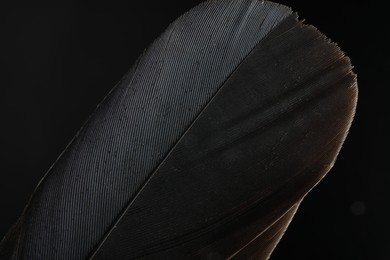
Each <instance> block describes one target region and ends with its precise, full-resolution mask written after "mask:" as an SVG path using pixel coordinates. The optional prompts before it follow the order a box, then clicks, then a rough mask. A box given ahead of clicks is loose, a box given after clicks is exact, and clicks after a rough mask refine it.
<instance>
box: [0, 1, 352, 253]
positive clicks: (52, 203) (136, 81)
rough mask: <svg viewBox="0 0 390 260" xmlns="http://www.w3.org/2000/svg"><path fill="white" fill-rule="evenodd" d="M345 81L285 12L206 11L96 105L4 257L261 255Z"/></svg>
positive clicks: (312, 169)
mask: <svg viewBox="0 0 390 260" xmlns="http://www.w3.org/2000/svg"><path fill="white" fill-rule="evenodd" d="M356 99H357V85H356V77H355V75H354V74H353V73H352V72H351V65H350V62H349V60H348V58H346V57H345V56H344V54H343V53H342V52H341V51H340V50H339V48H338V47H337V46H336V45H335V44H332V43H330V41H329V40H327V39H326V38H325V37H324V36H323V35H322V34H321V33H320V32H319V31H318V30H317V29H315V28H314V27H311V26H307V25H303V24H302V23H301V22H299V21H298V20H297V16H296V15H295V14H292V13H291V10H290V9H289V8H287V7H284V6H281V5H278V4H275V3H272V2H267V1H265V2H262V1H257V0H240V1H237V0H230V1H228V0H219V1H208V2H205V3H203V4H201V5H199V6H197V7H195V8H194V9H192V10H191V11H190V12H188V13H186V14H184V15H183V16H182V17H180V18H179V19H178V20H177V21H175V22H174V23H173V24H172V25H171V26H169V28H168V29H167V31H166V32H165V33H163V34H162V35H161V36H160V37H159V38H158V39H157V40H156V41H155V42H154V43H153V44H152V45H151V46H150V48H149V49H148V50H147V51H146V52H145V53H144V54H143V55H142V56H141V57H140V59H139V60H138V61H137V63H136V64H135V65H134V66H133V67H132V69H131V70H130V71H129V72H128V73H127V74H126V75H125V76H124V78H123V79H122V80H121V81H120V82H119V83H118V84H117V86H116V87H115V88H114V89H113V90H112V91H111V92H110V94H109V95H108V96H107V97H106V98H105V100H104V101H103V102H102V103H101V104H100V105H99V107H98V108H97V109H96V111H95V112H94V114H93V115H92V116H91V117H90V119H89V120H88V121H87V123H86V124H85V125H84V126H83V127H82V129H81V130H80V131H79V133H78V134H77V136H76V137H75V138H74V139H73V141H72V142H71V144H70V145H69V146H68V147H67V148H66V149H65V151H64V152H63V154H62V155H61V156H60V157H59V159H58V160H57V161H56V163H55V164H54V165H53V166H52V168H51V169H50V170H49V171H48V173H47V174H46V175H45V177H44V178H43V179H42V181H41V182H40V183H39V185H38V186H37V188H36V190H35V192H34V194H33V196H32V197H31V200H30V202H29V204H28V205H27V207H26V208H25V210H24V212H23V214H22V216H21V217H20V219H19V220H18V222H17V223H16V225H15V226H14V227H13V229H11V230H10V231H9V233H8V234H7V236H6V237H5V238H4V240H3V241H2V244H1V245H0V256H2V257H3V258H7V259H84V258H93V259H133V258H145V259H186V258H194V259H198V258H229V257H232V258H238V259H243V258H249V257H251V256H253V257H258V258H259V259H265V258H267V257H268V256H269V254H270V253H271V252H272V250H273V248H274V247H275V246H276V244H277V242H278V241H279V239H280V237H281V236H282V234H283V232H284V231H285V229H286V228H287V226H288V223H289V222H290V220H291V218H292V216H293V215H294V212H295V211H296V209H297V207H298V204H299V202H300V201H301V200H302V199H303V197H304V196H305V195H306V194H307V193H308V192H309V191H310V190H311V189H312V188H313V187H314V186H315V185H316V184H317V183H318V182H319V181H320V180H321V178H323V176H324V175H325V174H326V173H327V172H328V171H329V169H330V168H331V167H332V165H333V163H334V161H335V158H336V156H337V154H338V152H339V150H340V148H341V145H342V143H343V141H344V139H345V137H346V134H347V132H348V129H349V127H350V124H351V121H352V118H353V115H354V111H355V107H356Z"/></svg>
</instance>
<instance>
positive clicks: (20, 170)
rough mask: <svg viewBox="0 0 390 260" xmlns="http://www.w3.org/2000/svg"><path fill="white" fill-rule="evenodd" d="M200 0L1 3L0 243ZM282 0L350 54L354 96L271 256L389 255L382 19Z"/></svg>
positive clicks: (369, 9) (363, 10)
mask: <svg viewBox="0 0 390 260" xmlns="http://www.w3.org/2000/svg"><path fill="white" fill-rule="evenodd" d="M199 2H201V1H172V0H166V1H159V0H149V1H130V0H129V1H127V2H126V3H123V4H121V5H115V6H114V5H113V4H110V3H109V2H106V3H104V4H102V5H100V6H99V5H97V4H96V3H95V4H94V5H93V6H91V5H88V6H87V5H85V6H82V4H80V3H78V4H77V5H72V4H66V3H65V4H64V5H62V6H61V7H48V6H45V7H37V6H34V7H30V6H20V7H18V8H7V9H4V8H2V11H1V12H3V13H2V14H0V33H1V34H0V124H1V125H0V151H1V154H0V174H1V175H0V217H1V221H0V237H2V236H3V235H4V234H5V233H6V231H7V230H8V229H9V228H10V227H11V225H12V224H13V223H14V222H15V221H16V220H17V217H18V216H19V215H20V213H21V212H22V210H23V207H24V205H25V204H26V202H27V201H28V198H29V196H30V194H31V192H32V191H33V190H34V187H35V186H36V185H37V183H38V181H39V180H40V178H41V177H42V176H43V174H44V173H45V172H46V171H47V169H48V168H49V167H50V165H51V164H52V163H53V162H54V161H55V159H56V158H57V157H58V155H59V154H60V153H61V151H62V150H63V149H64V147H65V146H66V145H67V143H68V142H69V141H70V140H71V138H72V137H73V135H74V134H75V133H76V131H77V130H78V129H79V128H80V126H81V125H82V124H83V122H84V121H85V120H86V118H87V117H88V115H89V114H90V113H91V112H92V111H93V110H94V108H95V107H96V105H97V104H98V103H99V101H101V99H102V98H103V97H104V96H105V94H106V93H107V92H108V91H109V90H110V89H111V88H112V87H113V86H114V85H115V83H116V82H117V81H119V79H120V78H121V76H122V75H123V74H124V73H125V72H126V71H127V70H128V69H129V68H130V66H131V65H132V63H133V62H134V61H135V59H136V58H137V56H138V55H140V54H141V52H142V51H143V50H144V49H145V48H146V47H148V45H149V44H150V43H151V42H152V41H153V39H154V38H156V37H157V36H158V35H159V34H160V33H161V32H162V31H163V30H164V28H166V27H167V25H168V24H169V23H170V22H172V21H173V20H174V19H175V18H177V17H178V16H179V15H180V14H182V13H183V12H184V11H187V10H188V9H189V8H191V7H193V6H194V5H195V4H197V3H199ZM280 2H281V3H283V4H286V5H289V6H292V7H293V9H294V10H296V11H298V13H299V14H300V16H301V17H302V18H305V19H306V21H307V23H311V24H314V25H315V26H316V27H318V28H319V29H320V30H321V31H322V32H324V33H325V34H326V35H328V36H329V37H330V38H331V39H333V40H334V41H337V42H338V44H339V46H340V47H341V48H342V49H343V50H344V51H345V52H346V53H347V55H348V56H350V58H351V59H352V62H353V64H354V66H355V72H356V73H357V74H358V77H359V86H360V97H359V105H358V111H357V115H356V120H355V121H354V124H353V127H352V129H351V132H350V135H349V137H348V138H347V141H346V143H345V145H344V149H343V150H342V152H341V154H340V156H339V159H338V160H337V163H336V165H335V167H334V169H333V170H332V171H331V172H330V173H329V175H328V176H327V177H326V178H325V179H324V181H323V182H322V183H321V184H320V185H318V186H317V187H316V188H315V189H314V191H313V192H312V193H310V195H309V196H308V197H307V198H306V200H305V201H304V203H303V204H302V206H301V208H300V210H299V212H298V214H297V215H296V217H295V218H294V220H293V222H292V224H291V226H290V228H289V230H288V232H287V234H286V235H285V237H284V238H283V240H282V242H281V244H280V245H279V247H278V248H277V250H276V251H275V253H274V255H273V257H272V259H274V260H275V259H390V225H389V221H388V219H390V216H389V215H390V214H389V210H388V208H389V205H390V204H389V200H390V191H389V189H390V175H389V174H390V173H389V170H388V169H389V167H386V159H388V158H389V153H387V154H386V151H385V147H386V146H388V144H389V143H388V141H389V140H388V137H387V136H385V135H386V134H385V133H389V127H388V125H387V126H386V124H385V122H387V123H389V118H388V115H387V112H386V109H385V107H387V102H386V101H387V98H388V91H387V89H388V88H389V83H390V82H389V78H388V76H389V74H390V65H389V64H390V62H389V58H390V57H389V49H388V46H390V36H389V35H390V34H389V33H390V30H389V27H388V26H387V25H388V24H389V23H388V22H387V16H388V14H387V13H386V10H385V8H383V7H380V6H377V4H376V3H375V1H364V3H363V4H357V2H356V1H355V2H356V3H355V4H348V3H345V2H342V1H307V2H304V1H280ZM389 160H390V158H389Z"/></svg>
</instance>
